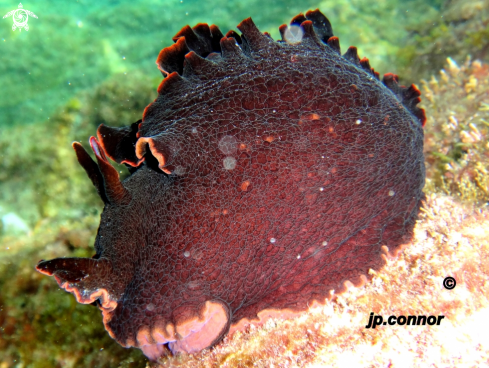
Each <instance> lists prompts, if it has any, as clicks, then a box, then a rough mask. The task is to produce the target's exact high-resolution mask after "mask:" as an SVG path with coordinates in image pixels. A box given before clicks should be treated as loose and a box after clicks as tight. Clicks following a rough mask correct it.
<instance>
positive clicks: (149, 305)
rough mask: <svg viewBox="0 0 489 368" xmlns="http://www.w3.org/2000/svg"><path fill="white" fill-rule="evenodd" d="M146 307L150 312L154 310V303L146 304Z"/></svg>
mask: <svg viewBox="0 0 489 368" xmlns="http://www.w3.org/2000/svg"><path fill="white" fill-rule="evenodd" d="M146 309H147V310H149V311H150V312H151V311H152V310H154V309H155V305H154V304H153V303H149V304H148V305H147V306H146Z"/></svg>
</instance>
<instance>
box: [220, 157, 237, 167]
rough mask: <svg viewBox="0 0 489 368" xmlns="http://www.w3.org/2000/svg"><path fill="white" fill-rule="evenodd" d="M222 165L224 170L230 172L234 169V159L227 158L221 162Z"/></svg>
mask: <svg viewBox="0 0 489 368" xmlns="http://www.w3.org/2000/svg"><path fill="white" fill-rule="evenodd" d="M222 164H223V165H224V168H225V169H226V170H232V169H234V168H235V167H236V159H235V158H234V157H231V156H228V157H226V158H225V159H224V160H222Z"/></svg>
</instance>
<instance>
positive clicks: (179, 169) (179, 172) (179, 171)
mask: <svg viewBox="0 0 489 368" xmlns="http://www.w3.org/2000/svg"><path fill="white" fill-rule="evenodd" d="M185 171H186V170H185V168H184V167H183V166H180V165H178V166H177V167H175V170H174V171H173V173H174V174H175V175H178V176H183V175H185Z"/></svg>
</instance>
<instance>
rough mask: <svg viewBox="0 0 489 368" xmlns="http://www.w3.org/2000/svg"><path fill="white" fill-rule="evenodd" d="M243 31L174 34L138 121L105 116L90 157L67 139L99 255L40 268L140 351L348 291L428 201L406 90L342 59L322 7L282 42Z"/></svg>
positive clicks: (393, 247)
mask: <svg viewBox="0 0 489 368" xmlns="http://www.w3.org/2000/svg"><path fill="white" fill-rule="evenodd" d="M238 29H239V30H240V31H241V32H242V34H241V35H239V34H238V33H236V32H234V31H229V32H228V33H227V34H226V35H225V36H223V34H222V33H221V31H220V30H219V28H217V27H216V26H214V25H212V26H210V27H209V26H208V25H207V24H202V23H201V24H198V25H197V26H195V27H194V28H190V27H188V26H186V27H184V28H182V30H181V31H180V32H178V33H177V35H176V36H175V37H174V38H173V41H174V42H175V43H174V44H173V45H172V46H170V47H167V48H165V49H163V50H162V51H161V53H160V55H159V56H158V59H157V65H158V68H159V69H160V70H161V72H162V73H163V75H164V76H165V78H164V79H163V81H162V83H161V85H160V86H159V88H158V93H159V95H158V98H157V99H156V100H155V101H154V102H152V103H150V104H149V106H148V107H147V108H146V110H145V111H144V113H143V116H142V121H138V122H136V123H134V124H132V125H131V126H128V127H125V128H112V127H107V126H104V125H101V126H100V127H99V128H98V131H97V138H94V137H92V138H90V145H91V148H92V150H93V152H94V154H95V157H96V161H94V160H93V159H92V158H91V157H90V155H89V154H88V153H87V151H85V149H84V148H83V147H82V145H81V144H79V143H76V142H75V143H74V144H73V147H74V149H75V151H76V154H77V157H78V161H79V162H80V164H81V166H83V168H84V169H85V170H86V172H87V173H88V176H89V177H90V179H91V180H92V182H93V184H94V185H95V188H96V189H97V191H98V193H99V194H100V196H101V198H102V199H103V201H104V203H105V207H104V210H103V213H102V215H101V221H100V227H99V230H98V233H97V236H96V240H95V250H96V254H95V256H94V257H93V258H90V259H85V258H58V259H54V260H50V261H41V262H39V264H38V265H37V270H38V271H39V272H42V273H44V274H46V275H50V276H54V277H55V278H56V281H57V282H58V284H59V286H60V287H61V288H63V289H65V290H66V291H69V292H71V293H73V294H74V295H75V297H76V299H77V300H78V302H80V303H92V302H94V301H97V303H98V305H99V307H100V308H101V310H102V313H103V317H104V324H105V327H106V329H107V331H108V332H109V334H110V335H111V336H112V337H113V338H114V339H116V340H117V341H118V342H119V343H120V344H121V345H123V346H126V347H130V346H135V347H138V348H141V349H142V350H143V351H144V353H145V354H146V355H147V356H148V357H149V358H151V359H155V358H157V357H158V356H160V355H161V354H162V353H163V350H164V346H165V344H168V347H169V348H170V349H171V350H172V351H173V352H196V351H199V350H201V349H203V348H206V347H210V346H212V345H214V344H216V343H217V342H219V341H220V340H221V339H222V338H223V337H224V336H225V335H226V334H227V333H228V331H229V329H230V327H231V326H236V325H238V322H239V321H242V320H243V319H247V320H253V319H257V314H258V313H259V312H260V313H263V312H264V311H270V310H275V311H302V310H306V309H307V308H308V303H311V302H313V301H318V302H324V300H325V299H326V298H329V297H331V295H332V292H333V291H334V292H336V293H338V292H341V291H343V290H345V285H346V284H347V283H348V282H351V283H352V284H354V285H357V286H358V285H361V284H362V283H364V282H365V281H366V280H367V279H368V277H369V276H368V275H369V269H374V270H379V269H380V268H382V266H383V265H384V264H385V254H387V252H390V253H391V254H395V253H396V252H397V251H398V250H399V249H400V247H401V245H403V244H406V243H408V242H409V241H410V240H411V238H412V234H413V227H414V224H415V221H416V219H417V216H418V212H419V208H420V206H421V201H422V199H423V197H424V195H423V192H422V189H423V185H424V178H425V173H424V157H423V125H424V122H425V115H424V111H423V110H422V109H420V108H418V107H417V106H416V105H417V103H418V102H419V101H420V98H419V96H420V92H419V91H418V89H417V88H416V87H415V86H414V85H412V86H410V87H404V86H400V85H399V84H398V78H397V76H396V75H394V74H386V75H385V76H384V77H383V79H382V81H380V80H379V74H378V73H376V72H374V70H373V69H372V68H371V67H370V65H369V61H368V59H366V58H363V59H360V58H359V57H358V55H357V49H356V48H355V47H350V48H349V49H348V51H347V52H346V53H345V54H344V55H341V54H340V45H339V40H338V38H337V37H335V36H334V35H333V31H332V27H331V24H330V22H329V21H328V19H327V18H326V17H325V16H324V15H323V14H321V12H319V10H315V11H309V12H307V13H306V15H303V14H299V15H298V16H296V17H295V18H294V19H293V20H292V22H291V25H289V26H286V25H283V26H281V27H280V32H281V34H282V39H283V40H282V41H274V40H273V39H272V38H271V37H270V35H269V34H267V33H265V34H263V33H261V32H260V31H259V30H258V29H257V27H256V26H255V24H254V23H253V22H252V20H251V19H250V18H248V19H245V20H244V21H243V22H241V23H240V24H239V25H238ZM107 157H108V158H111V159H112V160H114V161H116V162H118V163H125V164H126V165H127V167H128V168H129V171H130V173H131V175H130V176H129V177H128V178H127V179H125V180H124V181H122V182H121V181H120V180H119V175H118V173H117V171H116V170H115V169H114V168H113V166H112V165H111V164H110V163H109V161H108V159H107Z"/></svg>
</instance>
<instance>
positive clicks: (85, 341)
mask: <svg viewBox="0 0 489 368" xmlns="http://www.w3.org/2000/svg"><path fill="white" fill-rule="evenodd" d="M91 220H92V218H89V219H85V220H82V221H81V222H80V223H79V224H76V223H72V224H65V225H64V226H58V225H55V226H50V225H48V224H45V225H44V226H42V228H39V229H36V230H34V231H33V233H32V234H31V235H26V236H23V237H15V238H14V237H10V238H8V237H4V238H3V239H2V249H1V250H0V289H1V290H2V293H1V296H0V329H1V333H0V365H1V366H2V367H14V366H15V367H19V366H22V367H35V368H44V367H46V368H47V367H63V368H64V367H107V368H108V367H134V368H136V367H144V366H145V361H146V359H145V358H144V356H143V355H142V354H141V353H140V352H139V351H137V350H133V349H124V348H122V347H121V346H120V345H119V344H117V343H116V342H115V341H114V340H112V339H111V338H110V337H109V336H108V334H107V332H106V331H105V329H104V328H103V323H102V315H101V312H100V311H99V309H98V308H97V307H96V306H93V305H81V304H78V303H77V302H76V301H75V298H74V297H73V296H71V295H67V294H66V293H65V292H63V291H62V290H60V289H59V287H58V285H57V284H56V282H55V281H54V280H52V279H47V278H45V277H43V276H42V275H41V274H38V273H37V272H35V271H34V267H33V265H35V264H36V263H37V262H38V261H39V260H40V259H41V258H40V257H41V254H42V255H43V256H46V255H48V256H65V255H71V256H75V257H86V256H91V255H92V252H93V249H92V243H93V234H94V233H95V231H96V227H97V224H96V222H97V221H91ZM95 220H96V219H95Z"/></svg>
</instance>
